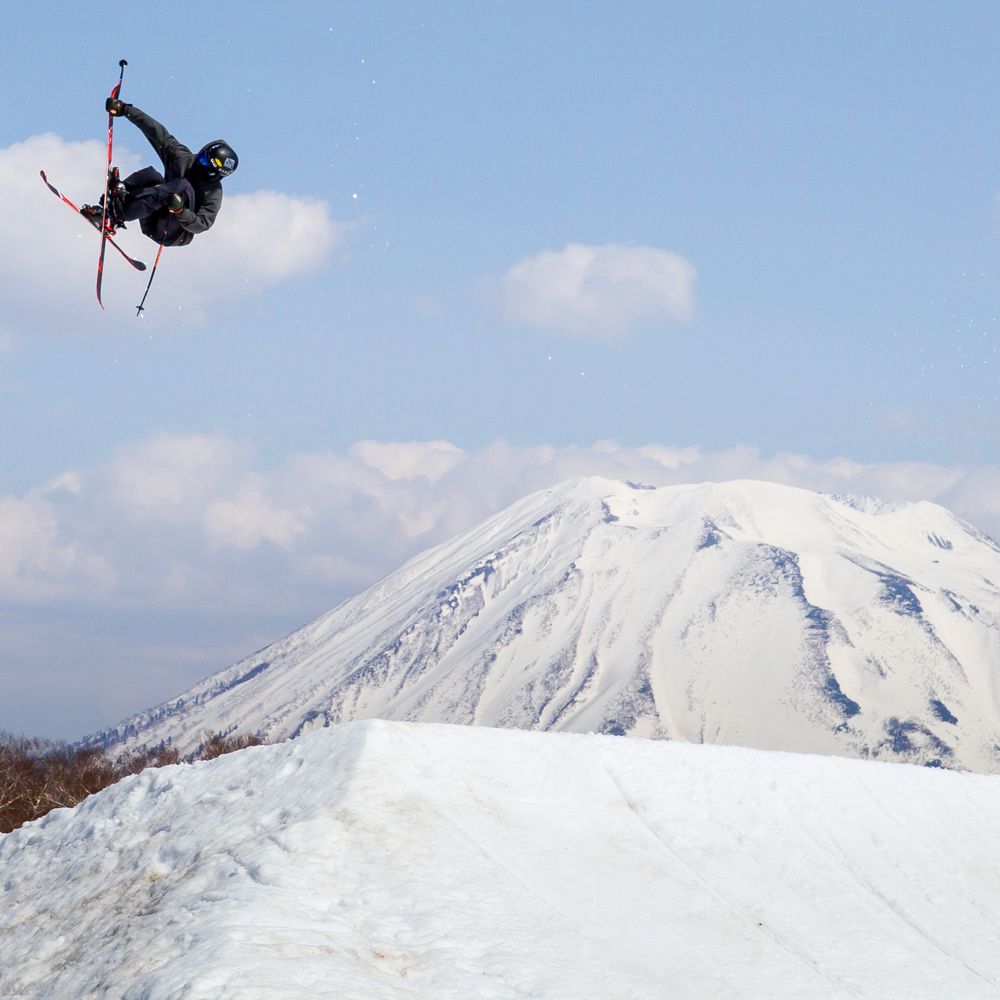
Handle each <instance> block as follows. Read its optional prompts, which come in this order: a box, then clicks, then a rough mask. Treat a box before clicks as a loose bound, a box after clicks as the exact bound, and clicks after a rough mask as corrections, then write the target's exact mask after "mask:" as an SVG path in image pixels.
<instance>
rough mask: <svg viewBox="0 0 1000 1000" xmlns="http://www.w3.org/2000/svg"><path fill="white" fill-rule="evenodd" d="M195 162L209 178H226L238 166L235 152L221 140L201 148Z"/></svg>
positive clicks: (238, 159)
mask: <svg viewBox="0 0 1000 1000" xmlns="http://www.w3.org/2000/svg"><path fill="white" fill-rule="evenodd" d="M197 160H198V164H199V166H201V168H202V170H204V171H205V173H206V174H208V176H209V177H228V176H229V175H230V174H231V173H232V172H233V171H234V170H235V169H236V168H237V167H238V166H239V165H240V158H239V157H238V156H237V155H236V150H234V149H233V147H232V146H230V145H229V143H228V142H225V141H223V140H222V139H216V140H215V141H214V142H210V143H208V145H206V146H203V147H202V148H201V150H200V151H199V152H198V157H197Z"/></svg>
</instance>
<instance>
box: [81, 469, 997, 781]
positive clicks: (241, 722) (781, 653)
mask: <svg viewBox="0 0 1000 1000" xmlns="http://www.w3.org/2000/svg"><path fill="white" fill-rule="evenodd" d="M997 581H1000V548H998V547H997V545H996V544H995V543H994V542H993V541H992V540H990V539H989V538H987V537H986V536H984V535H982V534H981V533H980V532H978V531H976V530H975V529H974V528H972V527H970V526H969V525H967V524H965V523H963V522H962V521H960V520H959V519H958V518H956V517H954V515H952V514H950V513H949V512H948V511H946V510H945V509H943V508H941V507H938V506H935V505H934V504H929V503H917V504H894V505H889V504H880V503H878V502H877V501H874V500H870V499H865V500H850V499H845V498H837V497H830V496H823V495H820V494H816V493H812V492H810V491H808V490H801V489H795V488H792V487H787V486H778V485H775V484H773V483H759V482H734V483H718V484H713V483H707V484H702V485H698V486H672V487H664V488H661V489H652V488H648V487H646V488H643V487H640V486H637V485H635V484H631V483H619V482H612V481H610V480H606V479H597V478H595V479H585V480H577V481H574V482H570V483H566V484H563V485H562V486H559V487H556V488H554V489H551V490H545V491H542V492H541V493H537V494H534V495H532V496H530V497H528V498H526V499H525V500H523V501H521V502H519V503H517V504H515V505H514V506H513V507H511V508H509V509H508V510H506V511H504V512H502V513H501V514H498V515H497V516H496V517H494V518H492V519H491V520H489V521H488V522H486V523H485V524H484V525H482V526H480V527H479V528H477V529H475V530H474V531H471V532H469V533H467V534H465V535H463V536H461V537H459V538H457V539H454V540H453V541H451V542H448V543H446V544H444V545H441V546H438V547H437V548H434V549H431V550H429V551H428V552H426V553H424V554H423V555H421V556H418V557H417V558H416V559H414V560H412V561H411V562H410V563H408V564H407V565H406V566H404V567H403V568H402V569H400V570H399V571H397V572H396V573H393V574H392V575H390V576H389V577H387V578H386V579H385V580H383V581H382V582H381V583H379V584H377V585H376V586H374V587H372V588H370V589H369V590H368V591H366V592H365V593H363V594H360V595H359V596H358V597H356V598H353V599H352V600H350V601H347V602H345V603H344V604H342V605H340V607H338V608H336V609H334V610H333V611H331V612H329V613H328V614H326V615H324V616H322V617H321V618H319V619H317V620H316V621H315V622H313V623H312V624H310V625H307V626H306V627H305V628H303V629H300V630H299V631H298V632H295V633H294V634H292V635H290V636H288V637H287V638H286V639H283V640H281V641H279V642H277V643H275V644H273V645H272V646H271V647H269V648H267V649H264V650H261V651H260V652H259V653H256V654H254V655H253V656H251V657H248V658H246V659H245V660H243V661H242V662H240V663H238V664H236V665H235V666H233V667H231V668H229V669H228V670H225V671H222V672H221V673H219V674H217V675H215V676H214V677H210V678H209V679H208V680H206V681H204V682H202V683H201V684H199V685H197V686H196V687H195V688H194V689H192V690H191V691H189V692H187V693H186V694H184V695H182V696H181V697H179V698H176V699H173V700H171V701H170V702H167V703H166V704H163V705H161V706H159V707H158V708H155V709H152V710H149V711H147V712H143V713H141V714H140V715H138V716H136V717H134V718H132V719H129V720H127V721H126V722H124V723H122V724H121V725H120V726H118V727H117V728H116V729H114V730H112V731H110V732H106V733H104V734H100V736H99V737H98V738H97V739H98V740H100V741H104V742H107V743H109V744H118V743H126V744H135V743H140V742H145V743H150V744H154V743H159V742H161V741H167V742H172V743H173V744H174V745H175V746H177V747H178V748H179V749H181V750H182V751H184V752H186V751H188V750H190V749H192V748H193V747H194V746H196V745H197V743H198V740H199V738H200V737H201V735H202V733H203V732H204V731H205V730H206V729H207V730H212V731H230V730H233V729H238V730H240V731H243V732H258V733H260V734H261V735H263V736H264V737H265V738H266V739H267V740H269V741H275V740H281V739H284V738H286V737H289V736H296V735H299V734H301V733H303V732H308V731H309V730H311V729H314V728H318V727H321V726H326V725H331V724H335V723H339V722H345V721H349V720H351V719H363V718H387V719H398V720H406V721H416V722H452V723H463V724H470V725H484V726H500V727H512V728H519V729H541V730H550V729H556V730H570V731H574V732H604V733H611V734H624V735H637V736H650V737H661V738H670V739H685V740H689V741H692V742H709V743H723V744H730V745H731V744H736V745H742V746H752V747H758V748H761V749H780V750H794V751H800V752H811V753H834V754H842V755H847V756H856V757H875V758H880V759H885V760H906V761H910V762H913V763H922V764H934V765H939V766H943V767H957V768H968V769H970V770H978V771H985V772H995V771H998V770H1000V584H998V582H997Z"/></svg>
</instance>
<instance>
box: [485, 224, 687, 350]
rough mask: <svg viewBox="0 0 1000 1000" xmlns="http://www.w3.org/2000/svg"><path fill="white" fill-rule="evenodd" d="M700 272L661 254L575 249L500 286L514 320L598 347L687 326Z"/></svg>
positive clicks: (528, 264) (619, 247)
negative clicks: (652, 329) (648, 328)
mask: <svg viewBox="0 0 1000 1000" xmlns="http://www.w3.org/2000/svg"><path fill="white" fill-rule="evenodd" d="M696 276H697V272H696V270H695V268H694V266H693V265H692V264H691V263H689V262H688V261H687V260H685V259H684V258H683V257H681V256H680V255H678V254H676V253H670V252H668V251H666V250H659V249H657V248H655V247H647V246H629V245H624V244H620V243H607V244H605V245H603V246H588V245H586V244H583V243H569V244H567V245H566V247H565V248H564V249H563V250H559V251H556V250H546V251H544V252H542V253H540V254H537V255H535V256H533V257H527V258H525V259H524V260H522V261H519V262H518V263H517V264H515V265H514V266H513V267H511V268H510V270H508V271H507V273H506V274H505V275H504V277H503V279H502V280H501V282H500V297H501V302H502V307H503V311H504V313H505V315H506V317H507V319H508V320H510V321H511V322H513V323H517V324H520V325H524V326H531V327H538V328H541V329H544V330H552V331H556V332H559V333H565V334H569V335H572V336H579V337H589V338H593V339H597V340H614V339H617V338H621V337H624V336H625V335H627V334H628V333H629V332H631V331H632V330H633V329H634V328H636V327H638V326H641V325H644V324H652V323H661V324H662V323H686V322H688V321H689V320H690V319H691V316H692V314H693V312H694V282H695V278H696Z"/></svg>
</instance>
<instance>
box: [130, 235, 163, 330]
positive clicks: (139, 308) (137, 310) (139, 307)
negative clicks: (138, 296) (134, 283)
mask: <svg viewBox="0 0 1000 1000" xmlns="http://www.w3.org/2000/svg"><path fill="white" fill-rule="evenodd" d="M161 253H163V244H162V243H161V244H160V249H159V250H157V251H156V260H154V261H153V270H152V272H151V273H150V275H149V281H147V282H146V291H145V292H143V294H142V302H140V303H139V304H138V305H137V306H136V307H135V315H136V317H139V316H141V315H142V313H143V308H142V307H143V305H144V304H145V302H146V296H147V295H149V288H150V285H152V284H153V278H155V277H156V269H157V267H158V266H159V264H160V254H161Z"/></svg>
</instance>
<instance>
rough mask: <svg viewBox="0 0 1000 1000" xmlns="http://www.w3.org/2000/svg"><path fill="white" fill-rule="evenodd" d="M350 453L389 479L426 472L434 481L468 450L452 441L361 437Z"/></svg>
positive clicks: (422, 474) (454, 464) (409, 476)
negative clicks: (362, 439)
mask: <svg viewBox="0 0 1000 1000" xmlns="http://www.w3.org/2000/svg"><path fill="white" fill-rule="evenodd" d="M349 454H350V455H351V457H352V458H358V459H360V460H361V461H362V462H364V464H365V465H368V466H370V467H371V468H373V469H377V470H378V471H379V472H381V473H382V475H384V476H385V477H386V479H416V478H417V476H424V477H425V478H426V479H429V480H430V481H431V482H437V480H439V479H440V478H441V477H442V476H443V475H444V474H445V473H446V472H447V471H448V470H449V469H452V468H454V467H455V466H456V465H458V464H459V463H460V462H461V461H462V459H464V458H465V452H464V451H462V449H461V448H459V447H457V446H456V445H453V444H452V443H451V442H450V441H407V442H391V443H384V442H381V441H359V442H358V443H357V444H355V445H353V446H352V447H351V450H350V452H349Z"/></svg>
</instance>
